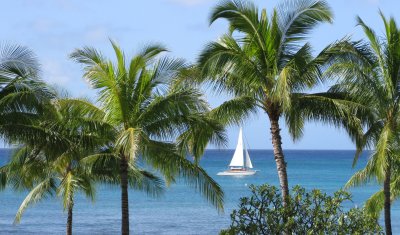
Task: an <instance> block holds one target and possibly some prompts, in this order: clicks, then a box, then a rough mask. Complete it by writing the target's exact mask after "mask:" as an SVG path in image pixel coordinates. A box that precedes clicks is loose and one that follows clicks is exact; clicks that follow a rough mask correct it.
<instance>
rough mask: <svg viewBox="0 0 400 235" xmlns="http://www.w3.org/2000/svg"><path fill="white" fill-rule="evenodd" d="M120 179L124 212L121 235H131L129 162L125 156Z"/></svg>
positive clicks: (122, 209) (122, 159)
mask: <svg viewBox="0 0 400 235" xmlns="http://www.w3.org/2000/svg"><path fill="white" fill-rule="evenodd" d="M120 177H121V211H122V225H121V234H122V235H129V201H128V161H127V159H126V157H125V156H123V157H121V164H120Z"/></svg>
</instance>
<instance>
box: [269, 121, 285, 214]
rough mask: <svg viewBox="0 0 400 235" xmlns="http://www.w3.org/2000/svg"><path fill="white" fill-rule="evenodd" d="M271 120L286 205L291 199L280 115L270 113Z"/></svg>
mask: <svg viewBox="0 0 400 235" xmlns="http://www.w3.org/2000/svg"><path fill="white" fill-rule="evenodd" d="M269 120H270V123H271V135H272V146H273V148H274V157H275V162H276V169H277V170H278V176H279V184H280V186H281V191H282V199H283V205H284V206H285V205H286V204H287V202H288V200H289V185H288V178H287V172H286V162H285V157H284V155H283V150H282V137H281V134H280V132H281V129H280V128H279V116H278V115H269Z"/></svg>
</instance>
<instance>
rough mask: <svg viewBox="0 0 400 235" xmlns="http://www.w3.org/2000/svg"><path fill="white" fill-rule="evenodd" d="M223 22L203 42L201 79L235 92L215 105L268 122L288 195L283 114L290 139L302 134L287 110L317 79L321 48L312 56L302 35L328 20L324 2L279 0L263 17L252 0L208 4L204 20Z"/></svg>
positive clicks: (323, 56)
mask: <svg viewBox="0 0 400 235" xmlns="http://www.w3.org/2000/svg"><path fill="white" fill-rule="evenodd" d="M218 19H226V20H228V22H229V29H230V30H229V31H230V32H229V33H228V34H224V35H222V36H221V37H220V38H219V40H218V41H215V42H211V43H209V44H208V45H207V46H206V47H205V49H204V50H203V51H202V53H201V55H200V57H199V60H198V62H199V68H200V71H201V73H202V79H203V80H206V81H208V82H210V83H211V84H213V85H214V88H215V89H217V90H218V91H222V90H224V91H227V92H228V93H230V94H232V95H234V96H235V98H234V99H232V100H230V101H227V102H226V103H225V104H223V105H221V107H220V108H219V111H220V113H221V114H222V113H224V114H225V115H221V116H228V117H230V118H229V119H230V120H231V121H229V122H232V120H237V121H238V120H241V119H242V118H244V117H246V116H247V115H248V114H250V113H251V112H256V110H257V109H258V108H259V109H261V110H262V111H264V112H265V113H266V114H267V115H268V117H269V121H270V127H271V136H272V145H273V151H274V157H275V161H276V166H277V171H278V176H279V181H280V186H281V190H282V196H283V198H284V201H285V202H286V199H287V196H288V191H289V189H288V178H287V170H286V162H285V158H284V154H283V150H282V140H281V134H280V130H281V129H280V122H279V121H280V120H281V117H285V118H286V123H287V125H288V127H289V132H290V133H291V134H292V136H293V138H295V139H296V138H299V137H300V136H301V133H302V127H303V120H302V119H300V118H299V117H297V116H296V115H294V114H293V112H295V110H293V109H292V108H291V107H292V103H293V102H294V100H296V99H298V98H299V97H301V96H302V95H303V93H302V92H304V90H305V89H308V88H310V87H313V86H314V85H316V84H317V83H319V81H320V78H321V76H320V75H321V66H322V65H323V64H324V63H325V62H326V61H327V60H328V58H329V57H327V56H326V53H323V52H321V54H319V55H318V56H317V57H315V58H314V57H313V56H312V50H311V46H310V44H309V43H304V40H305V39H306V38H307V35H308V34H309V33H310V32H311V31H312V30H313V29H314V28H315V27H316V26H317V25H318V24H320V23H323V22H331V21H332V12H331V9H330V8H329V6H328V5H327V3H326V2H325V1H314V0H290V1H283V2H282V3H280V4H279V5H278V6H277V7H276V8H274V9H273V11H272V13H271V15H270V17H268V15H267V12H266V10H265V9H263V10H261V11H260V10H259V9H258V8H257V7H256V6H255V5H254V4H253V3H252V2H249V1H241V0H232V1H222V2H220V3H219V4H218V5H217V6H216V7H214V9H213V11H212V12H211V16H210V23H213V22H214V21H216V20H218Z"/></svg>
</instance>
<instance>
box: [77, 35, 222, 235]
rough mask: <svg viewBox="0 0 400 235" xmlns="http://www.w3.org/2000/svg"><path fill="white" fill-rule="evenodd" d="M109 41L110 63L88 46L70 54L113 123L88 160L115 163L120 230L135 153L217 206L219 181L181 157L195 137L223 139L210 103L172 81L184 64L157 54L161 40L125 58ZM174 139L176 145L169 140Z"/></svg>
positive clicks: (125, 215) (219, 203) (126, 212)
mask: <svg viewBox="0 0 400 235" xmlns="http://www.w3.org/2000/svg"><path fill="white" fill-rule="evenodd" d="M111 44H112V47H113V49H114V52H115V57H116V61H115V63H114V62H113V61H111V60H109V59H107V58H105V57H104V56H103V55H102V54H101V52H99V51H97V50H96V49H94V48H91V47H85V48H83V49H77V50H76V51H74V52H73V53H72V54H71V58H72V59H74V60H75V61H76V62H78V63H81V64H82V65H83V66H84V71H85V73H84V78H85V79H86V80H87V81H88V82H89V83H90V85H91V86H92V88H94V89H96V91H97V93H98V103H99V104H100V109H101V110H102V111H103V112H104V121H105V122H106V123H108V124H109V125H110V126H112V127H113V128H114V132H115V136H114V137H113V139H112V140H111V143H110V145H111V146H110V148H109V149H107V150H105V153H99V154H97V155H93V156H90V158H91V159H90V161H92V162H96V161H103V162H104V161H105V160H104V159H105V158H108V159H109V158H112V159H115V160H116V161H117V162H118V164H119V172H118V173H119V177H120V179H119V182H120V187H121V211H122V227H121V233H122V234H129V231H130V229H129V203H128V202H129V201H128V184H129V178H128V169H129V168H131V167H134V166H135V164H137V162H138V159H139V158H140V159H141V160H142V161H143V162H145V163H147V164H148V165H149V166H152V167H153V168H154V169H157V170H158V171H159V172H160V173H161V174H162V175H163V176H164V177H165V179H166V180H167V182H173V181H174V180H175V178H176V177H177V176H181V177H183V178H185V180H186V182H187V183H188V184H190V185H193V186H195V187H196V188H197V189H198V190H199V191H200V193H202V194H203V195H204V196H205V197H206V198H207V199H208V200H209V201H210V202H211V203H212V204H213V205H215V207H216V208H217V209H219V210H222V209H223V192H222V190H221V188H220V186H219V185H218V184H217V183H216V182H215V181H214V180H213V179H212V178H211V177H210V176H208V175H207V173H206V172H205V171H204V170H203V169H202V168H201V167H200V166H199V165H198V164H195V163H193V162H191V161H190V160H188V159H187V158H186V157H187V156H186V153H191V152H193V151H190V150H193V145H192V144H190V143H193V142H196V140H197V139H200V140H203V141H204V137H205V136H206V137H209V139H210V140H213V141H215V142H216V143H218V141H223V140H224V133H223V127H222V126H221V125H219V124H218V122H216V121H213V120H212V119H210V118H208V116H207V115H204V113H206V112H208V111H209V106H208V104H207V103H206V101H205V100H203V99H202V97H201V93H200V92H199V91H198V90H196V89H194V88H191V87H190V86H174V85H173V84H172V82H173V81H174V79H175V78H177V77H178V75H179V72H180V71H181V70H184V69H185V68H186V64H185V62H184V61H183V60H181V59H172V58H169V57H166V56H161V55H160V54H161V53H163V52H165V51H166V49H165V48H164V47H162V46H160V45H149V46H147V47H144V48H143V49H142V50H141V51H140V52H139V53H138V54H137V55H135V56H133V57H132V58H130V59H127V58H126V56H125V54H124V52H123V51H122V50H121V49H120V47H119V46H118V45H117V44H116V43H115V42H112V41H111ZM200 128H201V130H202V131H199V129H200ZM175 139H178V141H179V144H176V143H174V140H175ZM197 147H200V148H201V146H197ZM203 148H205V145H203ZM200 150H201V149H200ZM107 164H108V163H107Z"/></svg>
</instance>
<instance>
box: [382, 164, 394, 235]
mask: <svg viewBox="0 0 400 235" xmlns="http://www.w3.org/2000/svg"><path fill="white" fill-rule="evenodd" d="M390 174H391V172H390V166H389V169H388V170H387V171H386V175H385V180H384V182H383V194H384V195H385V204H384V208H385V209H384V211H385V230H386V235H392V222H391V215H390Z"/></svg>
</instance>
